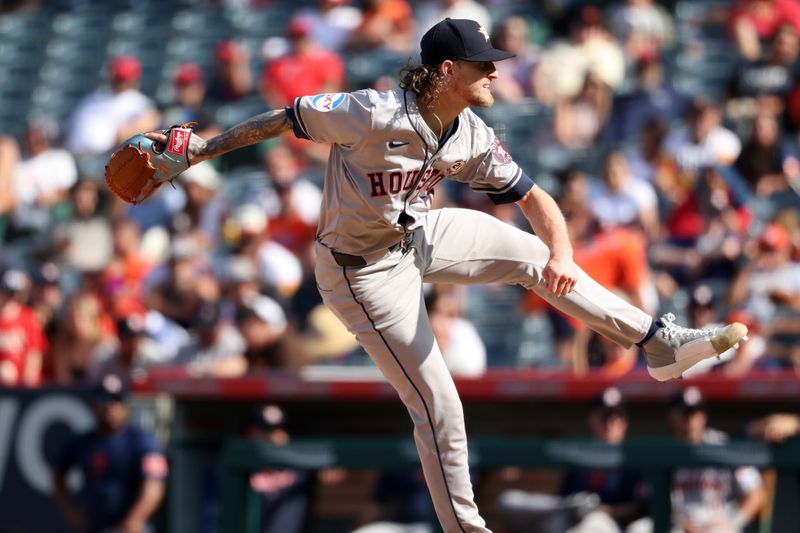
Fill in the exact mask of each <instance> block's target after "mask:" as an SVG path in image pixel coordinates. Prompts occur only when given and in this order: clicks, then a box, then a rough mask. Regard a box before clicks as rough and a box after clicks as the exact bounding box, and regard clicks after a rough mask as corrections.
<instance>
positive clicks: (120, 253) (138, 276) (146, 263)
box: [102, 219, 153, 316]
mask: <svg viewBox="0 0 800 533" xmlns="http://www.w3.org/2000/svg"><path fill="white" fill-rule="evenodd" d="M113 234H114V255H113V257H112V258H111V261H110V262H109V264H108V266H107V267H106V269H105V270H104V271H103V276H102V284H103V293H104V296H105V297H106V298H108V308H109V310H111V311H113V312H114V313H115V314H117V315H120V316H126V315H128V314H129V313H130V312H131V311H133V310H141V309H142V308H143V306H144V303H143V301H144V293H143V287H144V280H145V278H147V275H148V274H149V273H150V272H151V271H152V269H153V261H152V260H151V259H150V258H149V257H147V255H145V254H144V253H143V252H142V250H141V231H140V229H139V225H138V223H137V222H136V221H134V220H130V219H120V220H119V221H117V222H116V223H115V224H114V228H113Z"/></svg>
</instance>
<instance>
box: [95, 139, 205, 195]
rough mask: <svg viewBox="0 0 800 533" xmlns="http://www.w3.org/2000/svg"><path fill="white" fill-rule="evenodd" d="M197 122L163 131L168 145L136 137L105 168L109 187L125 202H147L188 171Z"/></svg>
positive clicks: (121, 146)
mask: <svg viewBox="0 0 800 533" xmlns="http://www.w3.org/2000/svg"><path fill="white" fill-rule="evenodd" d="M193 125H194V123H187V124H181V125H178V126H173V127H171V128H170V129H168V130H167V131H165V132H164V135H166V136H167V144H166V145H164V144H163V143H159V142H157V141H154V140H153V139H150V138H149V137H147V136H145V135H144V134H141V133H140V134H137V135H134V136H133V137H131V138H130V139H128V140H126V141H125V142H123V143H122V144H121V145H120V147H119V148H117V150H116V151H115V152H114V153H113V154H111V159H110V160H109V162H108V164H107V165H106V171H105V174H106V184H107V185H108V188H109V189H111V191H112V192H113V193H114V194H116V195H117V196H119V197H120V198H122V199H123V200H125V201H126V202H128V203H130V204H133V205H137V204H140V203H142V202H143V201H145V200H146V199H147V198H148V197H150V195H152V194H153V193H154V192H155V191H156V190H158V188H159V187H161V186H162V185H163V184H164V183H165V182H167V181H170V182H171V181H172V180H173V179H174V178H175V177H176V176H177V175H178V174H180V173H181V172H183V171H184V170H186V169H187V168H189V140H190V139H191V136H192V126H193Z"/></svg>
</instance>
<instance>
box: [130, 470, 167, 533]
mask: <svg viewBox="0 0 800 533" xmlns="http://www.w3.org/2000/svg"><path fill="white" fill-rule="evenodd" d="M165 493H166V483H165V482H164V480H163V479H153V478H149V479H145V480H144V482H143V484H142V490H141V492H140V493H139V497H138V498H137V500H136V502H135V503H134V505H133V507H131V509H130V511H128V514H127V515H126V516H125V519H124V520H123V522H122V531H124V532H125V533H144V531H145V530H144V525H145V523H146V522H147V520H148V519H149V518H150V517H151V516H152V515H153V514H154V513H155V512H156V510H157V509H158V506H159V505H160V504H161V500H163V499H164V494H165Z"/></svg>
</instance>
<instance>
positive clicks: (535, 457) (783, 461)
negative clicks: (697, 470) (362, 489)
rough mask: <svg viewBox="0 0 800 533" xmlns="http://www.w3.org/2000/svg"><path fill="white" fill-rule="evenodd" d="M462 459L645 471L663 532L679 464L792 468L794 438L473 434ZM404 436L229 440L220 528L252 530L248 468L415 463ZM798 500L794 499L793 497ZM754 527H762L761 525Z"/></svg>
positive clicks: (486, 465) (480, 464) (796, 454)
mask: <svg viewBox="0 0 800 533" xmlns="http://www.w3.org/2000/svg"><path fill="white" fill-rule="evenodd" d="M470 464H471V465H472V467H474V468H478V469H495V468H503V467H508V466H516V467H521V468H591V469H616V468H631V469H638V470H641V471H642V472H644V473H645V475H646V476H647V478H648V480H649V484H650V509H649V512H650V516H651V517H652V519H653V522H654V533H668V532H669V531H670V518H671V513H670V492H669V490H670V477H671V473H672V471H673V470H674V469H676V468H681V467H705V466H719V467H731V468H732V467H737V466H755V467H758V468H762V469H766V468H774V469H777V470H779V471H781V472H788V471H795V473H796V471H797V470H800V439H794V440H790V441H788V442H786V443H784V444H781V445H774V446H772V445H766V444H763V443H760V442H754V441H746V440H732V441H730V442H728V443H726V444H724V445H699V446H692V445H689V444H687V443H685V442H680V441H676V440H669V439H635V440H630V441H628V442H625V443H624V444H623V445H620V446H611V445H607V444H604V443H599V442H596V441H590V440H572V439H552V440H547V439H508V438H499V437H491V438H487V437H483V438H473V439H471V442H470ZM418 465H419V460H418V458H417V453H416V448H415V447H414V443H413V441H411V440H406V439H396V438H337V439H298V440H296V441H293V442H292V443H291V444H289V445H287V446H273V445H268V444H264V443H260V442H254V441H251V440H247V439H241V438H234V439H230V440H228V441H227V442H226V443H225V446H224V448H223V456H222V530H221V531H222V533H256V532H258V531H259V529H258V527H259V506H258V498H257V495H256V494H255V493H254V492H253V491H251V490H250V488H249V486H248V483H247V482H248V478H249V475H250V474H251V473H252V472H256V471H258V470H260V469H265V468H296V469H306V470H319V469H322V468H329V467H342V468H347V469H372V468H376V469H380V468H393V469H398V468H404V467H408V468H416V467H417V466H418ZM798 503H800V502H798ZM761 530H767V531H770V530H771V528H769V526H768V525H767V527H765V528H761Z"/></svg>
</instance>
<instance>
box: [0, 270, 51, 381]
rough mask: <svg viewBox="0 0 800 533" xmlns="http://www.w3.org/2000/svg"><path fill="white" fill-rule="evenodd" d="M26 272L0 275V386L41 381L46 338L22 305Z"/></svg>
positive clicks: (19, 271)
mask: <svg viewBox="0 0 800 533" xmlns="http://www.w3.org/2000/svg"><path fill="white" fill-rule="evenodd" d="M29 285H30V282H29V278H28V275H27V274H25V273H24V272H22V271H21V270H16V269H9V270H6V271H5V272H4V273H3V275H2V277H1V278H0V386H6V387H18V386H22V387H36V386H38V385H39V384H40V383H41V381H42V359H43V354H44V352H45V345H46V341H45V338H44V335H43V334H42V326H41V324H40V323H39V321H38V319H37V318H36V314H35V313H34V311H33V310H32V309H31V308H30V307H28V306H26V305H24V303H23V301H24V295H25V293H26V292H27V291H28V289H29Z"/></svg>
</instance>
